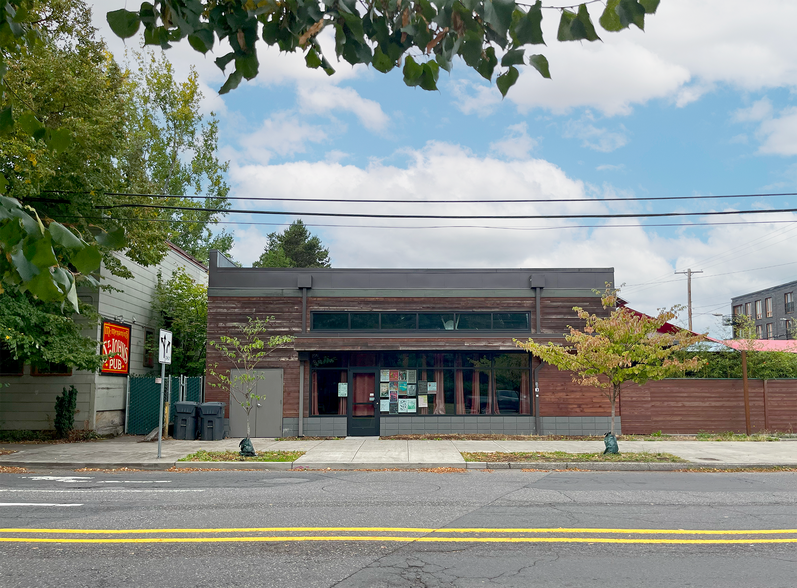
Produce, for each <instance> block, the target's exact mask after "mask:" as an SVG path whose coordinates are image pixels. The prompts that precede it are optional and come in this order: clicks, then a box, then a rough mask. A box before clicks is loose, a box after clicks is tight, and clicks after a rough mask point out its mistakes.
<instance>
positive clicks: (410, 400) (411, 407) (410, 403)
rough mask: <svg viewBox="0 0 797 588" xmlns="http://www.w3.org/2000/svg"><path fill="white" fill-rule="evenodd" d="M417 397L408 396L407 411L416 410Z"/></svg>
mask: <svg viewBox="0 0 797 588" xmlns="http://www.w3.org/2000/svg"><path fill="white" fill-rule="evenodd" d="M415 406H416V403H415V399H414V398H407V412H415Z"/></svg>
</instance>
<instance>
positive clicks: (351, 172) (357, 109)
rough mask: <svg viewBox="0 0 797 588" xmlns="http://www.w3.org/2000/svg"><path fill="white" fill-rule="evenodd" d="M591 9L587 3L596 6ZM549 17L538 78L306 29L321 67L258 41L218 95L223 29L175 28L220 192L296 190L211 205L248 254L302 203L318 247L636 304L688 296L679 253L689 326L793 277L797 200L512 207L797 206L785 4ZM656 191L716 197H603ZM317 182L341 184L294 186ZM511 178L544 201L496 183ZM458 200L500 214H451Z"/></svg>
mask: <svg viewBox="0 0 797 588" xmlns="http://www.w3.org/2000/svg"><path fill="white" fill-rule="evenodd" d="M543 4H544V5H545V6H560V5H564V4H567V3H561V2H551V1H545V2H543ZM90 5H92V7H93V10H94V17H93V18H94V22H95V26H96V27H97V28H98V31H99V34H100V35H101V36H102V37H104V38H105V39H106V41H107V43H108V47H109V49H110V50H111V52H112V53H113V54H114V55H115V56H117V57H118V58H119V59H120V60H121V58H122V57H123V55H124V51H125V48H126V47H127V48H132V49H137V48H138V46H139V43H140V39H139V38H133V39H128V40H127V41H126V44H125V43H124V42H122V41H121V40H119V39H117V38H115V37H114V36H113V34H112V33H111V32H110V29H109V27H108V26H107V24H106V22H105V13H107V12H108V11H109V10H115V9H118V8H127V9H128V10H136V9H137V8H138V2H136V1H135V0H127V1H126V0H97V1H96V2H93V3H91V2H90ZM600 9H602V5H601V4H600V3H598V4H591V5H590V6H589V10H590V12H591V14H592V16H593V21H594V22H596V23H597V18H598V16H599V12H598V11H599V10H600ZM558 19H559V15H558V11H556V10H554V9H548V10H545V11H544V18H543V31H544V33H545V38H546V39H547V41H548V46H547V47H542V51H541V52H542V53H544V54H545V55H546V57H547V58H548V61H549V63H550V69H551V75H552V79H550V80H546V79H543V78H542V77H541V76H540V75H539V74H537V73H536V71H535V70H533V68H531V67H526V68H521V69H524V71H522V72H521V74H520V78H519V80H518V82H517V84H516V85H515V86H514V87H513V88H512V89H510V91H509V93H508V95H507V97H506V98H505V99H501V95H500V93H499V92H498V89H497V88H496V87H495V85H494V83H493V84H490V83H488V82H487V81H486V80H484V79H482V78H481V77H480V76H479V75H478V74H476V73H475V72H474V71H472V70H471V69H470V68H468V67H467V66H466V65H465V64H464V62H461V61H460V62H455V64H454V69H453V71H452V73H451V74H450V75H449V74H447V73H446V72H444V71H441V76H440V81H439V82H438V88H439V91H437V92H427V91H424V90H421V89H420V88H408V87H406V86H405V85H404V83H403V81H402V75H401V72H400V71H399V70H394V71H392V72H389V73H388V74H381V73H379V72H377V71H375V70H373V69H371V68H368V67H366V66H357V67H351V66H350V65H349V64H348V63H346V62H343V61H341V62H340V63H335V62H334V59H335V57H334V50H333V46H334V40H333V39H332V37H331V36H330V35H327V34H326V33H328V31H329V29H327V30H325V31H324V33H322V38H321V42H322V46H323V47H324V48H325V52H326V54H327V56H328V58H330V60H331V61H332V62H333V66H335V68H336V70H337V73H336V74H335V75H333V76H331V77H328V76H327V75H326V74H324V73H323V72H321V71H318V70H310V69H307V68H306V67H305V66H304V59H303V56H302V55H301V54H280V53H279V52H278V51H277V50H273V49H270V48H266V47H265V46H263V45H264V44H263V43H261V44H260V45H261V49H260V52H259V58H260V64H261V65H260V74H259V76H258V77H257V78H256V79H255V80H252V81H250V82H246V81H244V82H243V83H242V84H241V85H240V86H239V88H238V89H236V90H234V91H232V92H231V93H229V94H226V95H224V96H219V95H218V93H217V92H216V90H217V89H218V88H219V87H220V86H221V85H222V83H223V82H224V79H225V78H224V74H223V73H222V72H221V70H219V69H218V68H217V67H216V66H215V64H214V63H213V60H214V59H215V58H216V57H218V56H219V55H222V54H223V53H224V52H226V51H225V50H224V48H223V47H220V46H218V45H217V47H216V49H215V51H214V54H213V55H211V54H208V56H203V55H202V54H201V53H197V52H195V51H194V50H193V49H191V48H190V46H188V44H187V43H182V44H178V45H176V46H174V47H173V48H172V49H169V50H168V51H167V57H168V58H169V59H170V60H171V61H172V63H173V64H174V66H175V69H176V72H177V74H178V77H179V76H181V77H183V78H184V77H185V76H187V74H188V72H189V68H191V67H194V68H195V69H196V71H197V72H198V74H199V80H200V84H201V87H202V90H203V94H204V98H203V102H202V110H203V113H204V114H209V113H210V112H214V113H215V114H216V116H217V117H218V119H219V125H220V126H219V141H220V155H221V157H222V158H223V159H224V160H228V161H229V162H230V163H229V165H230V167H229V172H228V174H227V178H226V179H227V182H228V183H229V184H230V186H231V191H230V196H232V197H238V198H277V197H279V198H294V199H299V201H296V202H286V201H254V200H248V201H247V200H243V201H238V200H236V201H233V202H232V208H234V209H239V210H241V209H243V210H256V209H257V210H268V211H277V212H279V213H281V214H276V215H252V214H234V215H232V214H231V215H229V216H227V217H226V219H225V221H227V222H229V223H230V224H225V225H220V226H224V227H225V228H227V230H233V231H234V233H235V246H234V248H233V250H232V254H233V257H234V258H235V259H237V260H238V261H240V262H241V263H243V264H244V265H245V266H247V265H251V263H252V262H253V261H255V260H256V259H257V258H258V257H259V256H260V254H261V253H262V252H263V248H264V246H265V241H266V236H267V235H268V234H269V233H271V232H274V231H281V230H284V229H285V228H286V227H287V226H288V225H289V224H290V223H291V222H292V221H294V220H296V219H297V218H301V219H302V220H303V222H304V223H305V224H306V225H308V226H309V228H310V230H311V232H312V233H313V234H315V235H318V236H319V237H320V238H321V240H322V241H323V243H324V244H325V246H327V247H329V251H330V257H331V261H332V266H333V267H346V268H351V267H356V268H490V267H503V268H557V267H558V268H566V267H601V268H605V267H613V268H614V269H615V279H616V284H617V285H622V288H621V294H620V295H621V296H622V297H623V298H624V299H626V300H628V302H629V305H630V306H632V307H633V308H635V309H637V310H640V311H643V312H648V313H655V312H656V311H657V309H659V308H663V307H667V308H669V307H671V306H673V305H684V306H685V305H686V303H687V282H686V276H685V275H683V274H676V273H675V272H683V271H686V270H687V269H690V268H691V269H692V270H693V271H702V273H700V274H695V275H694V276H693V277H692V304H693V323H694V329H695V330H696V331H700V332H709V333H710V334H711V335H712V336H716V337H729V336H730V332H729V329H727V328H723V327H722V325H721V317H719V316H715V315H717V314H726V315H727V314H730V311H731V310H730V302H731V297H733V296H738V295H741V294H744V293H747V292H751V291H754V290H759V289H763V288H767V287H770V286H774V285H777V284H781V283H783V282H787V281H792V280H795V279H797V255H795V253H797V246H796V244H797V238H796V237H797V214H795V213H790V212H781V213H747V214H732V215H727V216H703V215H694V216H682V217H663V218H661V217H660V218H613V219H594V218H593V219H528V218H525V219H524V218H517V217H519V216H537V215H573V214H632V213H663V212H684V213H686V212H689V213H706V212H712V211H731V212H732V211H753V210H754V211H766V210H773V209H789V208H791V209H797V195H794V194H789V193H797V103H795V96H794V93H795V91H797V59H796V58H795V57H794V56H795V55H797V36H795V35H794V34H793V27H792V23H794V22H796V21H797V3H795V2H793V1H789V0H759V1H758V2H755V3H751V2H749V0H746V1H742V0H662V1H661V4H660V6H659V9H658V12H657V14H655V15H652V16H648V17H647V18H646V27H645V31H644V32H643V31H640V30H637V29H636V28H632V29H630V30H625V31H622V32H620V33H609V32H606V31H603V30H602V29H600V27H597V29H598V34H599V35H600V36H601V37H602V41H598V42H595V43H587V42H583V43H582V42H569V43H559V42H557V41H556V40H555V37H556V27H557V25H558ZM536 50H537V49H536V48H535V51H536ZM771 194H785V195H781V196H771ZM733 195H757V196H755V197H751V198H731V197H730V196H733ZM672 196H675V197H694V196H719V197H720V198H711V199H694V198H688V199H683V200H670V201H638V200H628V201H624V202H623V201H619V202H618V201H612V200H608V199H613V198H614V199H617V198H623V199H630V198H643V197H647V198H651V197H654V198H660V197H672ZM311 198H312V199H324V200H327V199H350V200H355V201H356V202H348V203H324V202H309V201H308V202H303V201H302V200H305V199H311ZM367 199H380V200H385V199H389V200H396V201H398V202H397V203H390V204H386V203H367V202H360V201H363V200H367ZM521 199H522V200H542V201H543V202H535V203H511V202H510V203H507V202H498V201H500V200H521ZM429 200H446V201H448V202H444V203H426V202H425V201H429ZM468 200H481V201H485V202H483V203H473V202H466V201H468ZM551 200H556V201H557V202H550V201H551ZM577 200H578V201H577ZM584 200H587V201H584ZM309 212H330V213H352V212H356V213H365V214H389V215H408V214H416V215H417V214H421V215H438V216H440V217H442V218H440V219H397V218H341V217H324V216H311V215H308V214H307V213H309ZM287 213H299V214H295V215H294V214H287ZM463 215H476V216H509V217H510V218H504V219H486V218H477V219H468V220H463V219H452V218H449V217H451V216H463ZM511 217H514V218H511ZM686 314H687V313H686V311H685V310H684V311H682V312H681V314H680V317H679V319H678V320H677V321H676V322H677V323H678V324H681V325H686Z"/></svg>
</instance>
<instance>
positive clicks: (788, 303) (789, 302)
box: [783, 292, 794, 314]
mask: <svg viewBox="0 0 797 588" xmlns="http://www.w3.org/2000/svg"><path fill="white" fill-rule="evenodd" d="M783 306H784V307H785V309H786V314H792V313H793V312H794V292H785V293H784V294H783Z"/></svg>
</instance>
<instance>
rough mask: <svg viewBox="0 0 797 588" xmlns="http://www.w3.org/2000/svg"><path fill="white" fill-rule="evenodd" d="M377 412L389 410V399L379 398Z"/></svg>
mask: <svg viewBox="0 0 797 588" xmlns="http://www.w3.org/2000/svg"><path fill="white" fill-rule="evenodd" d="M379 412H390V401H389V400H380V401H379Z"/></svg>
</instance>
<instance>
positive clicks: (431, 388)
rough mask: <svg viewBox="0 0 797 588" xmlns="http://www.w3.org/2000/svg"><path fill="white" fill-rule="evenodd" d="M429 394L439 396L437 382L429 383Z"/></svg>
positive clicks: (427, 389) (427, 391) (427, 388)
mask: <svg viewBox="0 0 797 588" xmlns="http://www.w3.org/2000/svg"><path fill="white" fill-rule="evenodd" d="M426 393H427V394H437V382H429V383H428V384H427V386H426Z"/></svg>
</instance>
